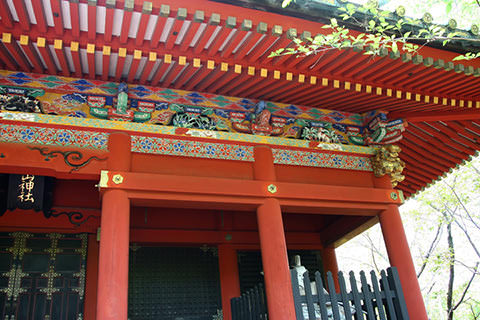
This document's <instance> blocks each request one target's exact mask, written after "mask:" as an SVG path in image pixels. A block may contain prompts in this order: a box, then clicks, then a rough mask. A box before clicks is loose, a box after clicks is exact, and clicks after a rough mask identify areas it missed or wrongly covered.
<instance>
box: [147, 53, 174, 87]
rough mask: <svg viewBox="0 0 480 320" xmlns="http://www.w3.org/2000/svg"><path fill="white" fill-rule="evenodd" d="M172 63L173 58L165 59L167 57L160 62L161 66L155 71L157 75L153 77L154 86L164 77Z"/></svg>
mask: <svg viewBox="0 0 480 320" xmlns="http://www.w3.org/2000/svg"><path fill="white" fill-rule="evenodd" d="M170 64H171V58H170V59H165V57H164V58H163V60H162V63H161V64H160V67H159V68H158V69H157V71H156V72H155V75H154V76H153V78H152V81H151V83H152V86H156V85H157V84H158V83H159V82H160V80H161V79H162V77H163V75H164V74H165V72H166V71H167V70H168V68H169V67H170Z"/></svg>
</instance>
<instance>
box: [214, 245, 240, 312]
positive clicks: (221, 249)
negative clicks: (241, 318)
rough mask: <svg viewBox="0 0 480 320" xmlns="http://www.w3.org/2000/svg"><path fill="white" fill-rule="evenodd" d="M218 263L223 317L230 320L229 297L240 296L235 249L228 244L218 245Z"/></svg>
mask: <svg viewBox="0 0 480 320" xmlns="http://www.w3.org/2000/svg"><path fill="white" fill-rule="evenodd" d="M218 264H219V267H220V284H221V291H222V309H223V319H224V320H231V319H232V310H231V308H230V299H232V298H234V297H239V296H240V280H239V278H238V260H237V250H235V249H234V248H233V247H232V246H231V245H228V244H222V245H219V246H218Z"/></svg>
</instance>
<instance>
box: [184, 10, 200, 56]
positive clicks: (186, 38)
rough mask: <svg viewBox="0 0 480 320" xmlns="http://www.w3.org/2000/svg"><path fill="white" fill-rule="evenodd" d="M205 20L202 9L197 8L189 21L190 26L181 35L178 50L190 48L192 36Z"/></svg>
mask: <svg viewBox="0 0 480 320" xmlns="http://www.w3.org/2000/svg"><path fill="white" fill-rule="evenodd" d="M204 20H205V15H204V12H203V11H200V10H197V11H195V14H194V15H193V20H192V21H191V22H190V26H189V28H188V30H187V32H186V33H185V35H184V36H183V39H182V41H181V43H180V51H187V50H188V49H190V44H191V43H192V40H193V38H194V37H195V35H196V34H197V32H198V29H199V28H200V26H201V25H202V23H203V21H204Z"/></svg>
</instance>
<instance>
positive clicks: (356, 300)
mask: <svg viewBox="0 0 480 320" xmlns="http://www.w3.org/2000/svg"><path fill="white" fill-rule="evenodd" d="M349 275H350V288H351V289H352V296H353V304H354V305H355V310H356V312H355V319H356V320H363V319H364V318H363V315H362V303H361V302H360V294H359V293H358V288H357V279H355V274H354V273H353V271H350V274H349Z"/></svg>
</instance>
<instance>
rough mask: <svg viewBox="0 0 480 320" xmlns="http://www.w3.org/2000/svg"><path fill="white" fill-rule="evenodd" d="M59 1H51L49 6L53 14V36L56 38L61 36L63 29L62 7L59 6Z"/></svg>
mask: <svg viewBox="0 0 480 320" xmlns="http://www.w3.org/2000/svg"><path fill="white" fill-rule="evenodd" d="M60 1H61V0H52V1H50V5H51V7H52V14H53V24H54V27H53V28H54V30H55V34H56V35H58V36H61V35H63V32H64V30H65V28H64V27H63V14H62V7H61V5H60Z"/></svg>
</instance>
